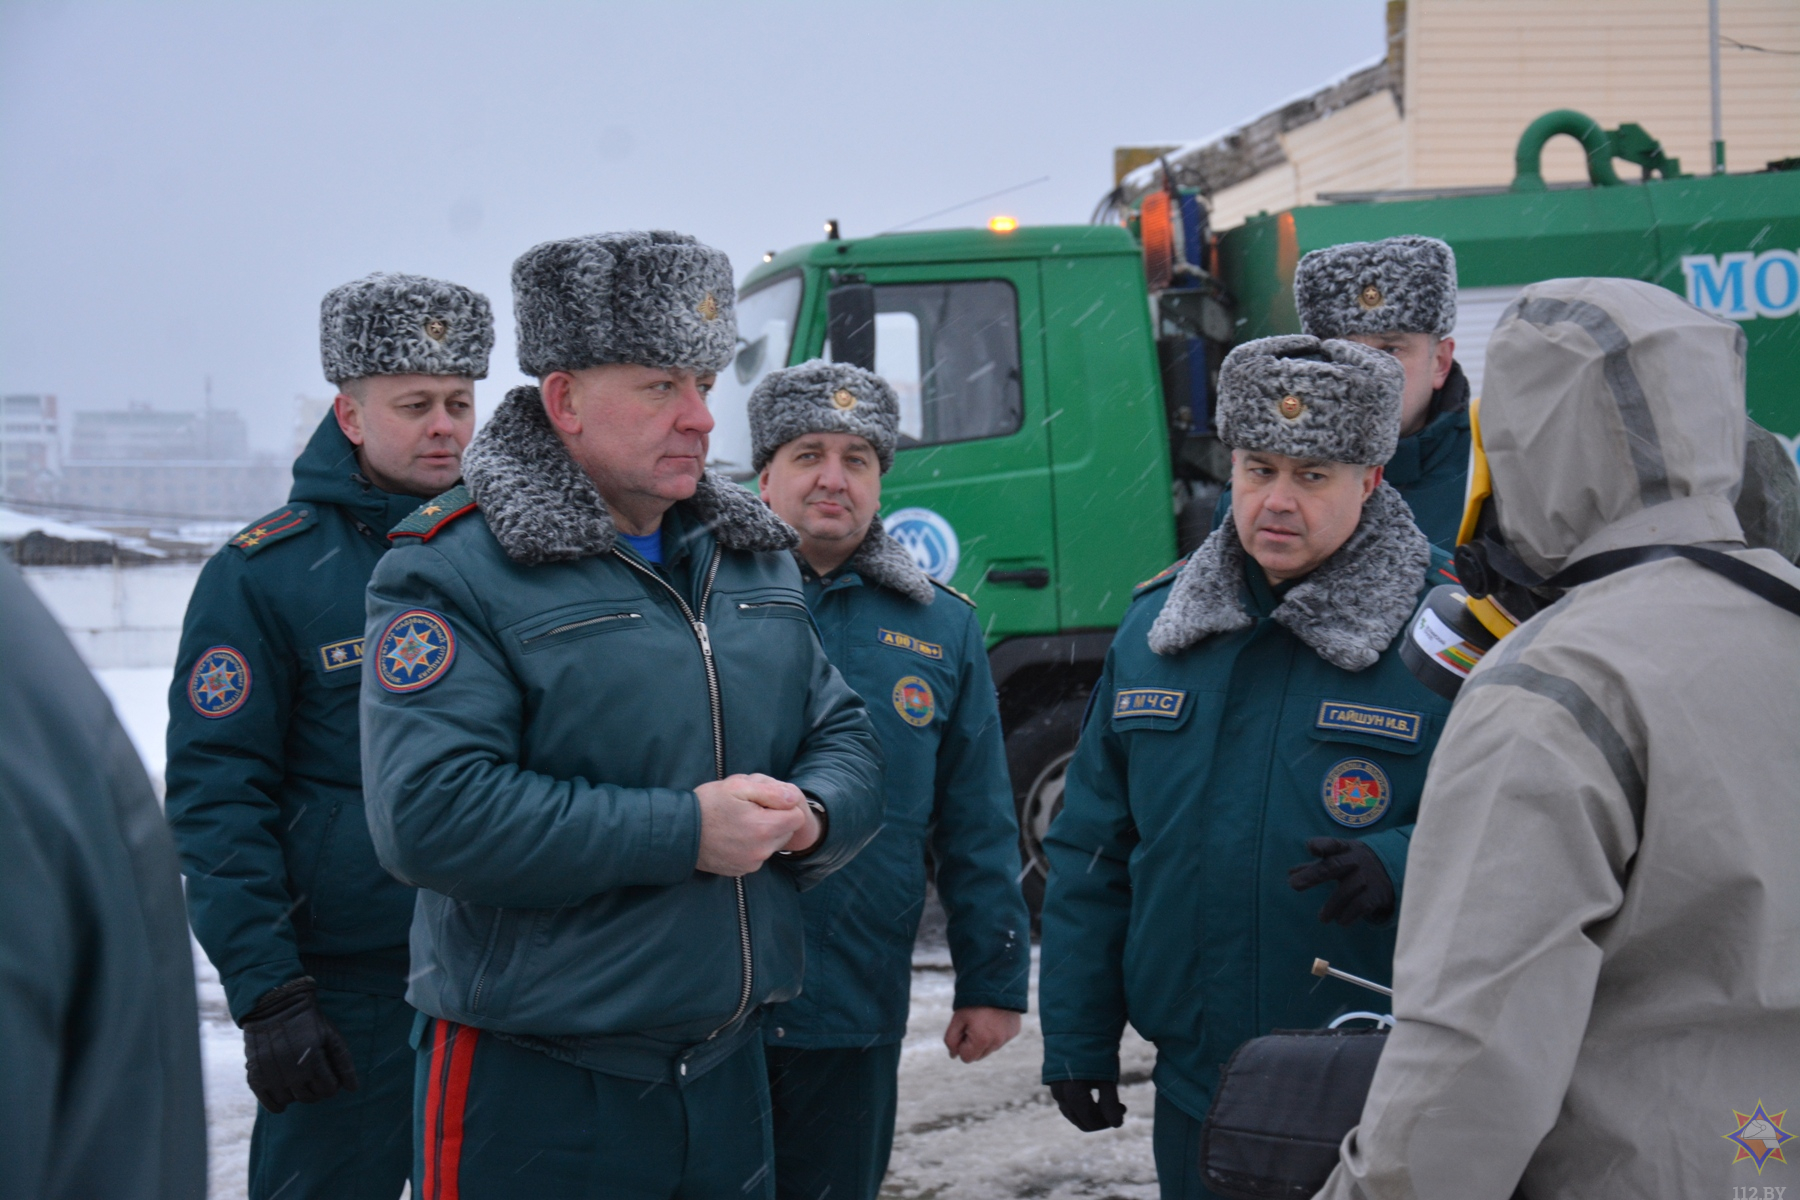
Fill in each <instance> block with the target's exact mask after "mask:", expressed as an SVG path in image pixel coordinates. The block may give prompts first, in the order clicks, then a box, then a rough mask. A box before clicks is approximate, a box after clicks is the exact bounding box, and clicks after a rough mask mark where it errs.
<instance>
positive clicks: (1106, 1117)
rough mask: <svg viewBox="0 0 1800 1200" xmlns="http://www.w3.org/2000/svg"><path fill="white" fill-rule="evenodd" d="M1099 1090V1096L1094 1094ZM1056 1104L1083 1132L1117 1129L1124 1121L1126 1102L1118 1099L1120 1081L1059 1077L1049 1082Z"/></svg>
mask: <svg viewBox="0 0 1800 1200" xmlns="http://www.w3.org/2000/svg"><path fill="white" fill-rule="evenodd" d="M1096 1092H1098V1093H1099V1094H1100V1095H1099V1099H1098V1100H1096V1099H1095V1098H1094V1093H1096ZM1050 1094H1051V1095H1052V1096H1055V1097H1056V1107H1058V1108H1060V1109H1062V1115H1063V1116H1065V1117H1067V1118H1068V1119H1069V1124H1071V1125H1073V1126H1074V1127H1075V1128H1077V1129H1079V1130H1081V1132H1083V1133H1096V1132H1098V1131H1099V1130H1102V1129H1117V1128H1118V1127H1119V1126H1121V1125H1123V1124H1124V1123H1125V1106H1124V1105H1123V1104H1120V1103H1119V1085H1118V1084H1116V1083H1113V1082H1112V1081H1111V1080H1107V1079H1059V1080H1057V1081H1056V1082H1055V1083H1053V1084H1051V1085H1050Z"/></svg>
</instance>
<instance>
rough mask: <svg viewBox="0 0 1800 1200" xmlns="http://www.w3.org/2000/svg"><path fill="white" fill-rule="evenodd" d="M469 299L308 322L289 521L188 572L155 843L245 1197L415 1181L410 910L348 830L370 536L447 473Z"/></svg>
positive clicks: (408, 286) (282, 513)
mask: <svg viewBox="0 0 1800 1200" xmlns="http://www.w3.org/2000/svg"><path fill="white" fill-rule="evenodd" d="M493 344H494V318H493V313H492V312H491V311H490V309H489V307H488V302H487V299H486V297H484V296H480V295H478V294H476V293H475V292H472V291H470V290H469V289H467V288H465V287H460V286H458V285H457V284H454V283H444V282H442V281H440V280H435V279H424V278H421V277H419V276H416V275H383V274H377V275H371V276H369V277H368V278H366V279H359V280H357V281H355V282H353V283H347V284H345V285H343V286H342V287H339V288H335V289H333V290H332V291H331V292H329V293H328V294H327V295H326V296H325V300H324V303H323V305H322V306H321V311H320V327H319V350H320V356H321V358H322V360H323V364H324V368H325V377H326V378H327V379H329V380H331V382H333V383H334V384H336V385H337V387H338V395H337V398H336V400H335V401H334V402H333V409H332V412H331V413H329V414H328V415H327V416H326V417H325V419H324V420H323V421H321V422H320V424H319V428H318V430H317V431H316V432H315V433H314V434H313V436H312V440H311V441H310V442H309V443H308V444H307V447H306V450H305V451H304V452H303V453H302V454H301V455H300V458H299V460H298V461H296V462H295V463H294V487H293V491H292V492H291V493H290V495H289V499H288V503H287V504H286V505H284V506H282V507H281V508H279V509H277V510H276V511H274V512H272V513H270V514H268V515H267V516H265V517H263V518H262V519H261V520H259V521H257V522H255V523H254V524H252V525H250V526H248V527H247V528H245V529H244V530H243V531H242V532H240V533H238V534H237V536H235V537H233V538H232V539H231V540H230V542H228V543H227V544H226V546H225V547H224V549H222V550H220V551H219V553H218V554H216V555H214V556H213V558H212V561H210V562H209V563H207V565H206V569H205V570H204V571H203V572H201V575H200V580H199V583H198V584H197V585H196V586H195V588H194V594H193V597H192V599H191V600H190V601H189V603H188V610H187V619H186V621H185V623H184V625H183V628H182V636H181V650H180V657H179V660H178V663H177V667H176V671H175V681H174V684H173V686H172V688H171V690H170V693H169V762H168V772H167V776H168V802H167V811H168V817H169V823H170V825H171V826H172V827H173V829H174V833H175V839H176V842H177V844H178V845H179V847H180V849H181V854H182V861H183V869H184V871H185V873H186V875H187V879H188V884H187V902H188V912H189V914H190V918H191V920H192V922H193V926H194V932H195V934H196V935H197V936H198V937H199V939H200V944H201V945H202V946H203V947H204V948H205V950H206V953H207V955H208V956H209V957H210V958H211V959H212V961H213V963H214V965H215V966H217V967H218V969H219V977H220V979H221V980H222V981H223V983H224V985H225V998H226V1002H227V1003H228V1004H229V1005H230V1008H231V1015H232V1016H233V1017H234V1018H235V1019H236V1020H237V1022H238V1023H239V1024H240V1025H242V1026H243V1029H244V1050H245V1059H246V1065H247V1068H248V1072H249V1077H250V1089H251V1091H253V1092H255V1093H256V1098H257V1100H258V1101H259V1102H260V1106H259V1107H258V1109H257V1114H256V1129H255V1132H254V1133H253V1134H252V1136H251V1142H250V1179H249V1192H250V1195H251V1196H252V1197H254V1198H258V1200H260V1198H263V1197H272V1196H276V1195H279V1196H281V1197H282V1198H283V1200H288V1198H290V1197H293V1198H296V1200H297V1198H299V1197H307V1196H317V1197H332V1198H334V1200H337V1198H341V1197H368V1198H369V1200H377V1198H383V1200H386V1198H391V1197H394V1196H397V1195H399V1194H400V1190H401V1188H402V1187H403V1186H404V1185H405V1183H406V1177H407V1170H408V1168H409V1166H410V1165H411V1148H412V1122H411V1111H412V1054H411V1051H410V1048H409V1047H408V1045H407V1037H408V1034H409V1032H410V1031H411V1027H412V1018H413V1012H412V1010H411V1009H410V1008H408V1007H407V1005H406V1003H405V1001H404V1000H403V999H402V998H401V997H402V996H403V995H404V994H405V992H406V976H407V930H408V928H409V926H410V925H411V923H412V910H413V890H412V889H411V888H410V887H407V886H406V885H405V884H402V883H400V882H399V881H398V880H396V879H394V878H393V877H392V876H390V875H388V874H387V873H386V872H384V871H383V870H382V869H381V867H380V865H379V864H378V863H377V862H376V861H375V851H374V848H373V847H372V846H371V844H370V841H369V833H368V825H367V822H366V821H365V820H364V819H363V798H364V797H363V776H362V770H361V763H360V762H359V761H358V757H357V739H358V721H357V698H358V694H359V689H358V687H357V684H358V683H359V682H360V680H361V677H362V663H363V592H364V590H365V588H366V587H367V586H368V582H369V576H370V574H371V573H372V572H373V571H374V569H375V564H376V562H377V561H379V560H380V558H381V557H382V554H383V552H384V551H386V550H387V548H388V542H387V533H388V531H389V530H390V529H392V528H393V527H394V526H395V525H397V524H398V523H399V522H400V521H401V520H402V519H403V518H404V517H405V516H406V515H407V514H408V513H409V512H411V511H412V510H413V509H415V508H417V507H418V505H419V501H420V500H421V499H422V498H424V497H428V496H434V495H436V494H437V493H439V492H441V491H443V490H444V488H446V487H448V486H449V485H450V484H452V483H454V482H455V481H456V478H457V476H458V475H459V474H460V473H461V470H462V467H461V459H462V451H463V447H464V446H466V445H467V444H468V441H469V435H470V434H471V433H472V432H473V431H474V428H475V391H474V389H475V380H477V379H481V378H484V377H485V376H486V375H487V368H488V352H489V351H490V350H491V349H492V348H493Z"/></svg>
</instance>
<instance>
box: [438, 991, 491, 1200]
mask: <svg viewBox="0 0 1800 1200" xmlns="http://www.w3.org/2000/svg"><path fill="white" fill-rule="evenodd" d="M480 1032H481V1031H480V1030H479V1029H475V1028H474V1027H472V1026H469V1025H458V1026H457V1027H456V1038H455V1040H454V1041H453V1042H452V1044H451V1049H450V1070H449V1073H448V1078H447V1079H446V1081H445V1084H444V1117H443V1136H442V1139H441V1141H440V1143H439V1151H438V1152H439V1154H440V1155H441V1156H442V1157H441V1160H440V1161H439V1163H438V1192H437V1195H436V1196H434V1197H432V1200H458V1197H459V1195H460V1193H459V1191H458V1188H457V1177H458V1176H459V1175H460V1174H461V1173H462V1146H463V1108H464V1106H465V1105H466V1104H467V1103H468V1100H469V1073H470V1070H471V1069H472V1068H473V1067H474V1065H475V1038H476V1036H477V1035H479V1034H480Z"/></svg>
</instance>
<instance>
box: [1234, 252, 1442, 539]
mask: <svg viewBox="0 0 1800 1200" xmlns="http://www.w3.org/2000/svg"><path fill="white" fill-rule="evenodd" d="M1294 305H1295V307H1296V308H1297V309H1299V312H1300V328H1301V329H1302V330H1303V331H1304V332H1306V333H1309V334H1311V335H1312V336H1313V337H1317V338H1343V339H1345V340H1347V341H1352V342H1360V343H1361V344H1363V345H1365V346H1371V347H1373V348H1375V349H1377V350H1383V351H1386V352H1387V353H1389V354H1391V355H1393V356H1394V358H1395V359H1397V360H1398V361H1399V363H1400V365H1401V366H1402V367H1404V368H1405V370H1406V385H1405V387H1404V388H1403V390H1402V391H1401V395H1400V440H1399V442H1398V443H1397V444H1396V446H1395V448H1394V456H1393V457H1392V458H1390V459H1389V460H1388V461H1387V464H1386V466H1385V477H1386V480H1387V483H1388V485H1389V486H1390V487H1392V488H1394V490H1396V491H1398V492H1399V493H1400V497H1401V499H1403V500H1405V501H1406V503H1407V506H1408V507H1410V508H1411V509H1412V513H1413V520H1415V521H1416V522H1418V525H1419V528H1420V529H1423V530H1424V531H1425V536H1426V537H1428V538H1430V539H1431V544H1432V545H1434V546H1439V547H1442V548H1443V549H1445V550H1449V549H1451V548H1452V547H1453V546H1454V545H1455V544H1456V528H1457V524H1458V523H1459V522H1460V521H1461V520H1462V505H1463V491H1464V490H1465V488H1466V487H1467V485H1468V478H1469V381H1468V380H1467V379H1466V378H1465V377H1464V376H1463V371H1462V367H1461V366H1459V365H1458V364H1457V362H1456V340H1455V339H1454V338H1452V337H1451V336H1450V334H1451V332H1452V331H1453V330H1454V329H1455V328H1456V254H1455V252H1453V251H1452V250H1451V249H1450V247H1449V245H1448V244H1447V243H1444V242H1441V241H1439V240H1438V239H1437V238H1430V237H1392V238H1386V239H1384V240H1382V241H1379V242H1347V243H1345V244H1343V245H1341V246H1327V247H1325V248H1324V249H1321V250H1314V251H1311V252H1310V253H1308V254H1307V255H1305V256H1304V257H1303V258H1301V260H1300V264H1299V266H1298V267H1296V268H1295V270H1294ZM1229 497H1230V492H1229V491H1228V492H1227V493H1226V495H1225V497H1223V498H1221V500H1220V502H1219V507H1218V510H1217V512H1218V516H1216V517H1215V518H1214V521H1213V523H1214V524H1215V525H1218V524H1221V523H1223V521H1224V514H1225V512H1226V509H1227V505H1228V504H1229Z"/></svg>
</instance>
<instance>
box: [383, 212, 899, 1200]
mask: <svg viewBox="0 0 1800 1200" xmlns="http://www.w3.org/2000/svg"><path fill="white" fill-rule="evenodd" d="M513 293H514V310H515V312H516V314H517V318H518V326H519V362H520V365H521V366H522V367H523V368H524V369H525V370H526V371H527V372H529V373H531V374H533V375H536V376H537V377H538V378H539V380H540V383H539V386H538V387H526V388H517V389H514V391H513V392H512V393H511V394H510V395H509V396H508V397H507V398H506V401H505V403H503V404H502V405H501V406H500V408H499V410H498V411H497V412H496V413H495V414H494V416H493V418H492V419H491V420H490V421H489V422H488V423H487V425H486V426H485V427H483V429H482V431H481V433H480V434H479V435H478V436H477V437H476V439H475V441H474V442H473V443H472V444H471V445H470V447H469V453H468V456H467V459H466V461H465V464H464V472H463V475H464V479H465V481H466V485H465V486H463V487H459V488H456V489H454V490H452V491H451V492H449V493H447V494H446V495H443V496H440V497H438V498H437V499H436V500H434V501H433V502H432V503H431V504H428V505H426V506H425V507H423V508H421V509H419V511H418V512H417V513H416V514H414V516H413V517H411V518H409V519H408V520H407V521H405V522H403V523H402V524H401V525H400V526H399V527H398V528H396V529H395V530H394V539H395V541H396V543H398V545H397V548H396V549H395V550H394V551H393V552H392V553H391V554H389V555H388V556H387V558H386V559H384V560H383V562H382V565H381V567H380V569H378V570H377V571H376V573H375V578H374V580H373V581H372V583H371V584H370V588H369V609H368V626H367V630H368V633H367V637H368V645H369V658H368V666H367V668H366V671H365V677H364V683H363V712H364V723H365V740H364V754H365V761H366V763H367V767H368V775H369V778H370V780H371V789H370V797H369V822H370V826H371V829H372V831H373V833H374V838H375V847H376V852H377V854H378V855H379V856H380V859H381V862H382V863H383V864H384V865H385V866H386V867H387V868H388V869H389V870H391V871H393V872H394V873H395V874H396V875H399V876H400V877H402V878H405V879H408V880H411V881H413V882H414V883H416V884H417V885H418V886H419V887H420V889H421V891H420V892H419V902H418V917H417V919H416V921H415V923H414V926H413V942H412V946H413V954H414V964H413V977H412V986H411V988H410V989H409V990H408V992H407V998H408V999H409V1000H410V1001H411V1002H412V1003H413V1005H414V1006H415V1007H416V1008H418V1009H419V1010H420V1012H421V1014H422V1015H421V1018H420V1021H419V1024H418V1026H417V1029H416V1032H415V1041H416V1044H417V1046H418V1048H419V1067H418V1076H417V1092H416V1097H417V1121H418V1125H417V1136H418V1145H419V1147H420V1160H419V1163H418V1171H417V1174H416V1175H415V1185H416V1186H417V1188H418V1189H419V1191H418V1193H417V1194H418V1195H419V1196H420V1197H421V1200H438V1198H439V1197H442V1196H450V1195H462V1196H467V1197H510V1196H533V1197H542V1198H546V1200H554V1198H556V1197H565V1196H566V1197H577V1196H580V1197H586V1196H592V1195H594V1194H596V1192H604V1193H605V1194H606V1195H608V1196H620V1197H646V1198H649V1197H658V1198H663V1197H675V1196H736V1197H742V1196H757V1195H762V1196H772V1195H773V1170H772V1163H771V1161H770V1156H769V1150H768V1147H769V1139H770V1132H769V1114H768V1108H769V1093H768V1074H767V1070H766V1068H765V1066H764V1061H763V1052H762V1047H763V1037H762V1034H763V1030H762V1022H763V1014H764V1011H765V1009H766V1008H767V1006H769V1005H771V1004H777V1003H780V1002H781V1001H784V1000H791V999H793V997H794V996H795V995H797V994H798V993H799V990H800V972H801V965H802V958H803V953H804V952H803V949H802V931H801V913H800V899H799V893H800V891H801V890H802V889H804V888H807V887H810V886H812V885H814V884H816V883H818V882H819V881H820V880H822V879H823V878H825V877H826V876H827V875H829V874H830V873H831V872H833V871H834V870H836V869H837V868H839V867H841V866H843V865H844V864H845V863H846V862H848V861H849V860H850V859H851V857H853V856H854V855H855V854H856V852H857V851H858V850H859V849H860V848H861V847H862V844H863V843H864V842H865V841H867V840H868V839H869V838H870V837H871V836H872V835H873V834H874V833H875V830H876V826H877V823H878V822H879V820H880V812H881V808H880V804H881V800H880V786H881V759H880V750H879V748H878V745H877V743H876V740H875V734H874V731H873V730H872V729H871V728H870V725H869V717H868V713H867V710H866V709H865V707H864V705H863V703H862V701H861V700H860V699H859V698H858V697H857V695H856V693H855V692H853V691H851V690H850V688H849V687H847V686H846V685H845V683H844V681H843V679H842V678H841V677H840V676H839V675H838V673H837V672H836V671H835V670H834V669H833V668H832V666H831V664H830V662H829V661H827V659H826V657H825V653H824V650H823V649H822V648H821V647H820V645H819V639H818V635H817V634H816V633H815V632H814V629H813V624H812V622H811V620H809V619H808V617H807V611H806V593H805V591H804V589H803V587H802V584H801V580H800V572H799V569H798V568H797V567H796V566H795V563H794V559H793V556H792V555H791V554H789V553H788V551H789V550H790V549H792V547H793V546H794V544H795V536H794V532H793V530H791V529H789V528H788V527H787V526H786V525H784V524H782V522H781V520H780V519H779V518H777V517H776V516H775V515H774V514H773V513H771V512H770V511H769V510H768V508H767V506H765V505H764V504H763V503H762V501H760V500H758V499H757V498H756V497H754V496H752V495H751V494H750V493H748V492H746V491H745V490H744V489H742V488H740V487H738V486H737V485H736V484H734V483H732V482H731V481H730V480H728V479H724V478H722V477H720V476H717V475H714V474H713V473H711V472H708V471H706V470H705V462H706V452H707V435H708V433H709V432H710V431H711V429H712V416H711V414H710V413H709V412H708V411H707V407H706V393H707V391H708V390H709V389H710V388H711V386H712V381H713V377H714V373H715V372H716V371H718V370H719V369H720V368H722V367H724V366H725V365H726V364H727V363H729V362H730V361H731V358H732V355H733V353H734V352H735V349H736V342H737V331H736V322H735V320H734V317H733V289H732V281H731V264H730V263H729V262H728V261H727V260H726V258H725V256H724V255H723V254H721V253H719V252H718V251H717V250H713V249H711V248H710V247H707V246H703V245H701V244H700V243H698V242H696V241H695V240H694V239H693V238H691V237H686V236H684V235H681V234H674V233H616V234H604V235H598V236H592V237H580V238H571V239H568V240H565V241H558V242H548V243H545V244H544V245H541V246H537V247H535V248H534V249H532V250H529V251H527V252H526V253H525V254H524V255H523V256H521V257H520V258H519V260H518V261H517V262H516V263H515V264H514V266H513Z"/></svg>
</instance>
